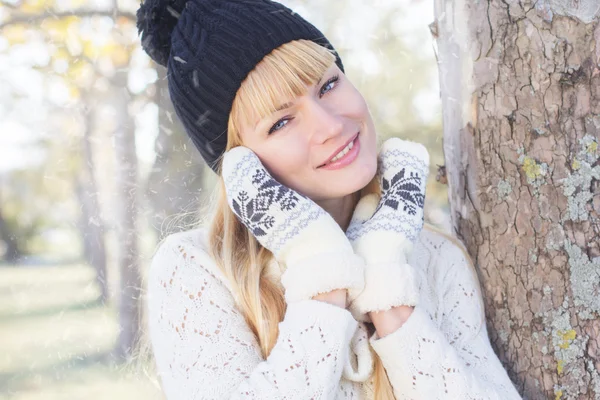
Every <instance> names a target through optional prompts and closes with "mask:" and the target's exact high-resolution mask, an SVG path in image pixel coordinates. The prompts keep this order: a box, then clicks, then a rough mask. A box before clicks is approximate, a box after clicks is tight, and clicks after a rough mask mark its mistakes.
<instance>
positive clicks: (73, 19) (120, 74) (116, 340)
mask: <svg viewBox="0 0 600 400" xmlns="http://www.w3.org/2000/svg"><path fill="white" fill-rule="evenodd" d="M284 3H285V4H287V5H288V6H290V7H292V8H294V9H296V10H297V11H298V12H299V13H301V14H302V15H304V16H305V17H306V18H307V19H308V20H310V21H312V22H314V23H315V24H316V25H317V26H318V27H319V28H320V29H322V30H323V31H324V32H325V34H326V35H327V36H328V37H329V38H330V40H331V41H332V42H333V43H334V45H335V46H336V48H337V49H338V50H339V51H340V53H341V54H342V58H343V60H344V64H345V66H346V72H347V74H348V76H349V77H350V79H351V80H352V81H353V82H354V83H355V85H356V86H357V87H358V89H359V90H360V91H361V92H362V93H363V95H364V96H365V98H366V99H367V102H368V104H369V106H370V108H371V111H372V114H373V117H374V119H375V123H376V126H377V129H378V133H379V135H380V137H381V139H382V140H383V139H385V138H387V137H390V136H399V137H403V138H407V139H412V140H416V141H420V142H422V143H424V144H425V145H426V146H427V147H428V149H429V151H430V154H431V159H432V163H431V164H432V167H431V173H430V182H429V184H428V189H427V190H428V197H427V204H426V218H427V219H428V220H429V221H430V222H432V223H433V224H435V225H438V226H440V227H442V228H443V229H447V228H448V227H449V220H448V206H447V195H446V187H445V186H444V185H442V184H439V183H437V182H436V179H435V177H436V164H443V154H442V150H441V149H442V143H441V114H440V102H439V98H438V97H439V96H438V87H437V75H436V74H437V68H436V64H435V58H434V54H433V49H432V42H431V39H430V37H429V32H428V29H427V24H428V23H429V22H431V20H432V18H433V5H432V4H429V2H426V1H417V0H413V1H411V0H403V1H392V0H389V1H387V0H377V1H366V0H347V1H344V2H321V1H317V0H304V1H300V0H297V1H292V0H290V1H284ZM0 4H1V6H0V257H1V258H2V260H3V264H2V266H1V267H0V332H2V333H1V334H0V335H2V339H3V340H0V354H3V357H1V358H0V400H1V399H4V398H7V399H8V398H10V399H34V398H57V399H58V398H65V399H67V398H68V399H72V398H79V397H86V398H94V396H96V397H97V398H106V397H108V396H111V397H112V398H120V397H123V398H125V397H127V398H132V397H133V398H148V399H150V398H161V397H162V395H161V394H160V390H159V389H158V387H157V383H156V381H155V379H154V377H153V376H144V375H143V374H141V373H140V371H137V370H130V369H128V368H126V367H127V366H128V363H127V361H130V360H131V358H132V357H133V354H132V350H133V348H134V346H135V345H136V343H137V340H138V338H139V336H140V334H141V333H142V330H143V329H144V315H143V309H140V308H139V304H140V300H141V299H143V297H142V296H143V286H144V285H143V281H144V276H145V272H146V270H147V267H148V265H149V259H150V258H151V256H152V253H153V251H154V249H155V248H156V244H157V243H158V241H159V240H161V239H162V238H163V237H164V236H165V235H167V234H169V233H173V232H176V231H179V230H183V229H188V228H189V227H190V226H192V225H193V224H194V223H196V222H197V221H198V220H199V218H201V217H202V215H201V214H200V213H199V210H200V209H201V206H202V204H204V203H206V202H207V201H209V198H210V194H211V192H212V190H213V187H214V183H215V175H214V173H213V172H212V171H211V170H210V169H209V168H206V167H205V166H204V164H203V162H202V160H201V158H200V156H199V154H198V152H197V151H196V149H195V148H194V146H193V145H192V144H191V142H190V141H189V139H188V138H187V136H186V135H185V132H184V130H183V129H182V127H181V124H180V122H179V120H178V118H177V116H176V115H175V113H174V111H173V108H172V105H171V104H170V100H169V98H168V89H167V80H166V71H165V69H164V68H162V67H160V66H156V65H155V64H153V63H152V62H151V61H150V60H149V58H148V57H147V56H146V55H145V53H144V52H143V51H142V50H141V48H140V44H139V38H138V36H137V31H136V28H135V11H136V10H137V7H138V2H137V1H135V0H119V1H117V0H113V1H108V0H105V1H101V0H97V1H91V0H64V1H63V0H52V1H40V0H14V1H12V0H11V1H3V2H2V3H0ZM150 362H151V361H150ZM92 389H93V390H92ZM92 391H93V393H95V394H94V395H92V394H91V393H92Z"/></svg>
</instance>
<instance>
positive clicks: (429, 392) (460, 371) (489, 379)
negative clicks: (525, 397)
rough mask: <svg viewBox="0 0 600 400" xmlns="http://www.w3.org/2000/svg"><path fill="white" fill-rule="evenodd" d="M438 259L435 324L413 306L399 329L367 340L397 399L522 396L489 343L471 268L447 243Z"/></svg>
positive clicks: (501, 399) (498, 399)
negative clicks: (439, 280)
mask: <svg viewBox="0 0 600 400" xmlns="http://www.w3.org/2000/svg"><path fill="white" fill-rule="evenodd" d="M442 260H444V261H442ZM445 260H447V261H445ZM438 262H443V263H445V264H446V263H447V264H446V265H448V267H447V270H446V271H447V273H446V275H445V277H444V278H443V282H444V283H443V286H442V293H441V299H440V311H441V318H440V320H439V323H437V324H436V323H435V322H434V321H433V320H432V319H431V318H430V316H429V314H428V313H427V311H425V310H424V309H423V308H422V307H420V306H419V305H417V306H416V307H415V308H414V311H413V313H412V314H411V316H410V317H409V318H408V319H407V321H406V322H405V323H404V325H402V327H400V328H399V329H398V330H396V331H395V332H393V333H391V334H389V335H387V336H385V337H383V338H379V337H378V336H377V334H376V333H375V334H374V335H373V336H372V337H371V339H370V342H371V345H372V346H373V348H374V350H375V351H376V352H377V354H378V355H379V356H380V358H381V360H382V363H383V365H384V367H385V369H386V371H387V373H388V376H389V378H390V382H391V384H392V387H393V389H394V394H395V396H396V398H397V399H398V400H401V399H427V400H434V399H464V400H471V399H473V400H474V399H485V400H492V399H494V400H514V399H521V397H520V396H519V394H518V393H517V391H516V389H515V387H514V386H513V384H512V382H511V381H510V379H509V377H508V374H507V373H506V371H505V370H504V368H503V366H502V364H501V363H500V360H499V359H498V358H497V356H496V354H495V353H494V351H493V349H492V347H491V345H490V342H489V338H488V335H487V330H486V327H485V317H484V310H483V304H482V302H481V293H480V289H479V282H478V280H477V277H476V275H475V271H474V270H473V269H472V268H471V266H470V265H469V263H468V261H467V260H466V259H465V256H464V254H463V253H462V251H461V250H460V249H459V248H458V247H457V246H456V245H454V244H453V243H452V242H450V241H446V243H444V245H443V246H442V247H441V248H440V257H439V258H438Z"/></svg>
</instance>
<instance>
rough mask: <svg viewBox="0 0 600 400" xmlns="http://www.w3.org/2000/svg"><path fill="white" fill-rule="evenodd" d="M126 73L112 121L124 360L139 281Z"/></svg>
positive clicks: (133, 332)
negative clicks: (114, 129) (114, 124)
mask: <svg viewBox="0 0 600 400" xmlns="http://www.w3.org/2000/svg"><path fill="white" fill-rule="evenodd" d="M126 74H127V72H126V71H120V72H118V73H117V76H116V79H117V81H121V83H120V84H119V85H118V86H117V87H115V88H114V89H113V95H114V100H113V101H112V102H111V104H113V106H114V110H115V117H116V124H117V126H116V131H115V156H116V159H117V160H116V162H117V171H118V172H117V187H118V198H119V203H118V204H117V210H116V211H117V215H118V218H117V219H116V228H117V238H118V260H117V264H118V268H119V271H120V273H121V279H120V292H119V300H120V301H119V326H120V328H121V330H120V332H119V337H118V339H117V346H116V348H115V352H114V353H115V355H116V356H117V357H118V358H119V359H121V360H128V358H129V357H130V356H131V355H132V352H133V350H134V348H135V345H136V342H137V340H138V339H139V334H140V330H141V325H140V321H141V320H142V316H141V315H140V311H141V310H140V308H139V297H140V294H141V287H142V279H141V274H140V270H139V267H140V266H139V245H138V223H137V222H138V221H137V217H138V212H139V209H138V198H137V193H138V162H137V154H136V144H135V124H134V121H133V120H132V118H131V117H130V115H129V112H128V98H127V96H126V95H125V93H128V92H125V91H124V89H123V88H126V87H127V78H126V77H127V75H126Z"/></svg>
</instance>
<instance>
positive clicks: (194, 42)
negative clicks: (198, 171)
mask: <svg viewBox="0 0 600 400" xmlns="http://www.w3.org/2000/svg"><path fill="white" fill-rule="evenodd" d="M137 27H138V30H139V33H141V38H142V47H143V48H144V50H145V51H146V52H147V53H148V55H149V56H150V57H151V58H152V59H153V60H154V61H156V62H157V63H158V64H161V65H163V66H166V67H167V70H168V71H167V72H168V73H167V75H168V84H169V94H170V97H171V101H172V102H173V106H174V108H175V111H176V113H177V115H178V116H179V118H180V119H181V121H182V123H183V126H184V127H185V129H186V132H187V134H188V135H189V136H190V138H191V139H192V141H193V143H194V144H195V146H196V147H197V148H198V150H199V151H200V154H201V155H202V157H203V158H204V160H205V161H206V162H207V163H208V165H209V166H210V167H211V168H212V169H213V170H214V171H215V172H217V173H218V172H219V164H220V163H219V159H220V157H221V155H222V154H223V153H224V152H225V147H226V145H227V122H228V120H229V114H230V112H231V107H232V104H233V100H234V98H235V95H236V93H237V91H238V89H239V87H240V85H241V84H242V82H243V80H244V79H245V78H246V76H248V73H250V71H252V69H253V68H254V67H255V66H256V64H258V63H259V62H260V61H261V60H262V59H263V58H264V56H266V55H267V54H269V53H270V52H271V51H273V50H274V49H276V48H277V47H279V46H281V45H282V44H285V43H288V42H291V41H293V40H299V39H305V40H311V41H313V42H315V43H318V44H319V45H321V46H324V47H326V48H328V49H330V50H332V51H334V53H335V55H336V64H337V65H338V67H339V68H340V69H341V70H342V71H343V70H344V68H343V65H342V61H341V59H340V58H339V55H338V54H337V52H335V49H334V48H333V46H332V45H331V44H330V43H329V41H328V40H327V38H325V36H324V35H323V34H322V33H321V32H320V31H319V30H318V29H317V28H316V27H314V26H313V25H312V24H310V23H309V22H307V21H306V20H304V19H303V18H302V17H301V16H300V15H298V14H297V13H295V12H293V11H292V10H290V9H289V8H287V7H285V6H283V5H282V4H279V3H276V2H273V1H269V0H146V1H144V3H143V4H142V5H141V6H140V8H139V10H138V11H137Z"/></svg>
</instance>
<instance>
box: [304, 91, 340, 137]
mask: <svg viewBox="0 0 600 400" xmlns="http://www.w3.org/2000/svg"><path fill="white" fill-rule="evenodd" d="M309 103H310V104H309V107H308V109H309V120H310V121H312V124H311V126H312V128H311V131H312V134H311V142H312V143H315V144H322V143H325V142H327V140H329V139H331V138H335V137H336V136H339V135H341V134H342V132H343V130H344V120H343V118H342V117H341V116H340V115H339V114H338V113H337V112H336V111H335V110H334V109H332V107H330V106H329V107H328V105H325V104H323V103H322V102H319V101H318V100H312V101H310V102H309Z"/></svg>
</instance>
